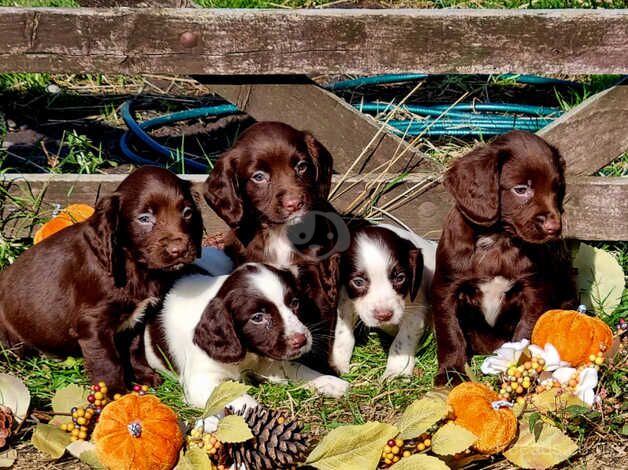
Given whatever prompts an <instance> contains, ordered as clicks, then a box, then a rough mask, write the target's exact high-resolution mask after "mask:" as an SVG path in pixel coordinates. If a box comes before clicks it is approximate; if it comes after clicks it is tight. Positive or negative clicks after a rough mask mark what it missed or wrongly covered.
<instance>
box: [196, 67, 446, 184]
mask: <svg viewBox="0 0 628 470" xmlns="http://www.w3.org/2000/svg"><path fill="white" fill-rule="evenodd" d="M195 78H197V79H199V80H200V81H201V82H202V81H203V78H202V77H195ZM209 88H210V90H211V91H212V92H214V93H216V94H218V95H220V96H222V97H223V98H225V99H226V100H228V101H230V102H231V103H233V104H234V105H236V106H237V107H238V108H239V109H241V110H242V111H244V112H246V113H247V114H249V115H251V116H253V117H254V118H255V119H256V120H258V121H282V122H285V123H287V124H290V125H291V126H294V127H295V128H297V129H303V130H308V131H310V132H312V133H313V134H314V135H315V136H316V138H317V139H318V140H320V141H321V142H322V144H323V145H325V147H326V148H327V149H328V150H329V151H330V153H331V154H332V156H333V157H334V169H335V170H336V171H337V172H339V173H344V172H345V171H347V170H348V169H349V168H350V167H351V166H352V164H353V162H354V161H355V160H356V159H357V158H358V157H359V156H360V155H362V153H363V152H364V155H363V156H362V158H361V159H360V160H359V163H358V164H357V165H356V166H354V167H353V168H352V171H353V173H358V172H360V171H362V170H365V169H367V170H368V169H372V168H375V167H377V166H379V165H385V163H386V162H389V161H391V160H392V159H393V158H394V157H395V156H396V155H401V153H402V152H403V156H402V158H400V159H399V163H397V164H395V165H393V166H391V167H390V168H389V170H390V171H391V172H392V171H398V172H401V171H404V169H406V168H414V169H421V170H426V171H438V170H439V169H441V168H440V167H441V166H440V165H439V164H437V163H434V162H433V161H432V160H430V159H428V158H427V157H425V156H424V155H423V154H422V153H420V152H418V151H415V150H413V149H412V148H411V147H409V145H408V144H407V143H406V142H404V141H403V140H402V139H400V138H399V137H397V136H395V135H392V134H389V133H388V132H386V131H381V132H378V131H379V129H380V127H381V124H379V123H378V122H377V121H376V120H375V119H374V118H373V117H371V116H368V115H366V114H363V113H361V112H359V111H357V110H356V109H355V108H354V107H353V106H351V105H350V104H349V103H347V102H346V101H345V100H343V99H342V98H339V97H338V96H336V95H334V94H333V93H330V92H329V91H327V90H325V89H323V88H321V87H319V86H317V85H315V84H313V82H309V83H302V84H291V85H290V86H286V85H281V84H259V83H248V84H243V85H236V84H210V85H209ZM375 137H376V138H375ZM374 138H375V139H374ZM365 149H366V150H365ZM384 168H385V166H384Z"/></svg>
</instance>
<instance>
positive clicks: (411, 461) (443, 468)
mask: <svg viewBox="0 0 628 470" xmlns="http://www.w3.org/2000/svg"><path fill="white" fill-rule="evenodd" d="M418 468H420V469H421V470H449V467H448V466H447V464H445V462H443V461H442V460H440V459H438V458H436V457H432V456H431V455H425V454H414V455H411V456H410V457H405V458H403V459H401V460H400V461H399V462H397V463H396V464H394V465H393V466H392V467H390V470H417V469H418Z"/></svg>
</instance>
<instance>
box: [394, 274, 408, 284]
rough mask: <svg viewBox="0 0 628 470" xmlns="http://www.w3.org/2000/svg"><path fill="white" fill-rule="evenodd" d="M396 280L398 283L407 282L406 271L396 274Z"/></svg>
mask: <svg viewBox="0 0 628 470" xmlns="http://www.w3.org/2000/svg"><path fill="white" fill-rule="evenodd" d="M395 282H396V283H397V284H403V283H404V282H406V275H405V274H404V273H399V274H397V275H396V276H395Z"/></svg>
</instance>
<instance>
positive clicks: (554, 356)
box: [528, 343, 569, 372]
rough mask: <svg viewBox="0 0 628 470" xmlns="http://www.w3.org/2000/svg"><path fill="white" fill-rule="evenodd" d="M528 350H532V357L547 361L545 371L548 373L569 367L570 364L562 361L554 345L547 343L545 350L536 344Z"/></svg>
mask: <svg viewBox="0 0 628 470" xmlns="http://www.w3.org/2000/svg"><path fill="white" fill-rule="evenodd" d="M528 349H529V350H530V353H531V354H532V356H538V357H541V358H543V360H544V361H545V366H544V369H545V370H547V371H550V372H551V371H553V370H556V369H558V368H559V367H565V366H568V365H569V363H568V362H566V361H561V360H560V355H559V354H558V351H557V350H556V348H555V347H554V345H553V344H552V343H545V347H544V348H541V347H540V346H537V345H536V344H531V345H530V347H529V348H528Z"/></svg>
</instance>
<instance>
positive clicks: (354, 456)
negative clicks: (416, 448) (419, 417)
mask: <svg viewBox="0 0 628 470" xmlns="http://www.w3.org/2000/svg"><path fill="white" fill-rule="evenodd" d="M397 433H398V429H397V428H396V427H395V426H391V425H390V424H385V423H378V422H376V421H375V422H369V423H366V424H360V425H350V426H341V427H338V428H336V429H333V430H332V431H331V432H330V433H329V434H327V435H326V436H325V437H324V438H323V440H321V442H320V443H319V444H318V446H316V448H315V449H314V450H313V451H312V452H311V453H310V455H309V456H308V458H307V461H306V464H307V465H311V466H312V467H316V468H318V469H319V470H364V469H367V468H376V467H377V463H378V462H379V459H380V457H381V455H382V450H383V448H384V445H386V442H387V441H388V440H389V439H392V438H393V437H395V436H396V435H397Z"/></svg>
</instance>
